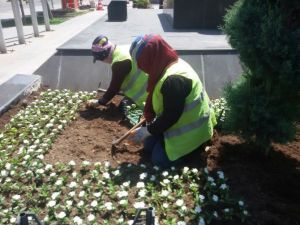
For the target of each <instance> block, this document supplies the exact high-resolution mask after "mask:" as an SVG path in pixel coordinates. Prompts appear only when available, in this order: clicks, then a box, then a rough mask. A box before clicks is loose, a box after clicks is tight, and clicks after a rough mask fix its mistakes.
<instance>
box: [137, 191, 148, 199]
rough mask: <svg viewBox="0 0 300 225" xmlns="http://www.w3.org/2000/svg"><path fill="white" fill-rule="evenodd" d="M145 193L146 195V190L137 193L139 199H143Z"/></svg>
mask: <svg viewBox="0 0 300 225" xmlns="http://www.w3.org/2000/svg"><path fill="white" fill-rule="evenodd" d="M146 193H147V192H146V190H145V189H142V190H140V191H139V193H138V195H139V197H140V198H143V197H145V195H146Z"/></svg>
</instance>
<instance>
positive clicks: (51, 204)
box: [47, 200, 56, 208]
mask: <svg viewBox="0 0 300 225" xmlns="http://www.w3.org/2000/svg"><path fill="white" fill-rule="evenodd" d="M47 206H48V207H50V208H52V207H54V206H56V201H54V200H51V201H50V202H48V203H47Z"/></svg>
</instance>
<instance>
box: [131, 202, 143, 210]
mask: <svg viewBox="0 0 300 225" xmlns="http://www.w3.org/2000/svg"><path fill="white" fill-rule="evenodd" d="M133 207H134V208H136V209H139V208H144V207H145V203H144V202H136V203H134V205H133Z"/></svg>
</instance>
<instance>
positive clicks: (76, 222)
mask: <svg viewBox="0 0 300 225" xmlns="http://www.w3.org/2000/svg"><path fill="white" fill-rule="evenodd" d="M73 221H74V223H75V224H83V223H82V222H83V221H82V219H81V218H80V217H79V216H75V217H74V219H73Z"/></svg>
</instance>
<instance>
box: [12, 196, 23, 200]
mask: <svg viewBox="0 0 300 225" xmlns="http://www.w3.org/2000/svg"><path fill="white" fill-rule="evenodd" d="M20 198H21V195H13V196H12V199H13V200H15V201H18V200H20Z"/></svg>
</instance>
